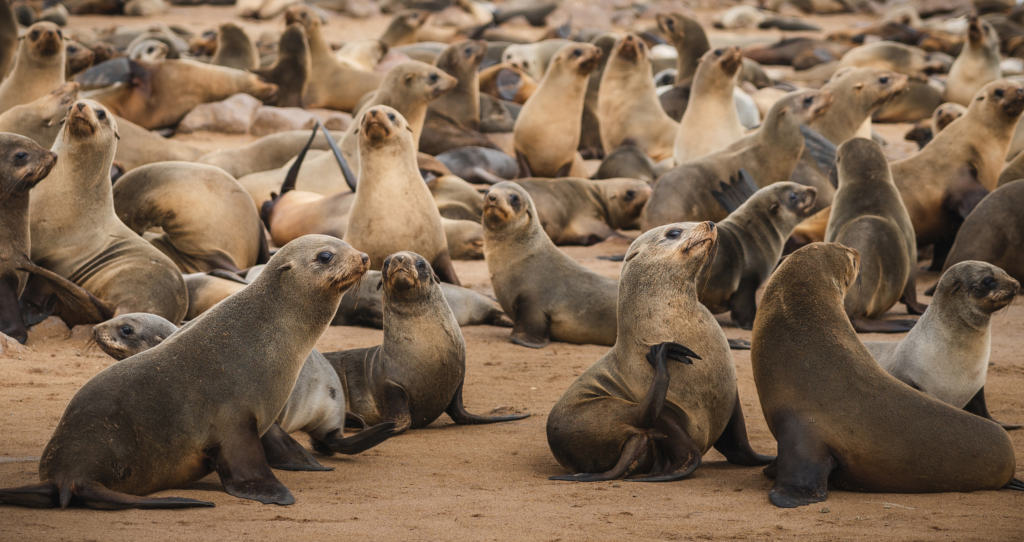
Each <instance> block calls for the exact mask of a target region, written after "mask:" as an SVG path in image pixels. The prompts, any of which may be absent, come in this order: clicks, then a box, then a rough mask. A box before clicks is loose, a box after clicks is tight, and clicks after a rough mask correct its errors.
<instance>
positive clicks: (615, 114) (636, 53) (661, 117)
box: [597, 34, 678, 162]
mask: <svg viewBox="0 0 1024 542" xmlns="http://www.w3.org/2000/svg"><path fill="white" fill-rule="evenodd" d="M648 54H649V52H648V50H647V44H645V43H644V42H643V40H641V39H640V38H639V37H638V36H635V35H633V34H627V35H626V36H624V37H622V38H620V39H619V40H618V41H616V42H615V46H614V47H613V48H612V51H611V54H610V55H609V56H608V61H607V62H606V63H605V66H604V70H603V72H602V74H601V79H600V87H599V91H598V95H597V118H598V127H599V129H600V133H601V145H602V146H603V147H604V152H605V154H606V155H607V154H609V153H611V152H612V151H613V150H615V149H616V148H618V147H619V146H620V145H622V144H623V143H625V142H627V141H628V142H630V143H631V144H633V145H635V146H637V147H639V148H640V149H641V150H643V151H644V152H645V153H646V154H647V155H648V156H650V157H651V158H652V159H653V160H655V161H659V162H660V161H662V160H665V159H668V158H669V157H671V156H672V147H673V145H674V144H675V138H676V131H677V130H678V123H677V122H676V121H674V120H672V119H671V118H670V117H669V116H668V115H667V114H666V113H665V110H664V109H662V108H661V103H659V102H658V95H657V92H656V89H655V88H654V76H653V75H652V74H651V63H650V61H649V60H648Z"/></svg>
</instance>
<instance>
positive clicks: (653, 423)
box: [547, 222, 771, 482]
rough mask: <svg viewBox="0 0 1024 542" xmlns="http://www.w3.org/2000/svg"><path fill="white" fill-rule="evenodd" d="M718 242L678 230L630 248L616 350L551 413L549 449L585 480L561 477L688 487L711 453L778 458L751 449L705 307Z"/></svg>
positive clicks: (703, 226) (724, 352) (692, 227)
mask: <svg viewBox="0 0 1024 542" xmlns="http://www.w3.org/2000/svg"><path fill="white" fill-rule="evenodd" d="M717 238H718V235H717V231H716V228H715V225H714V224H712V223H711V222H704V223H699V224H695V223H680V224H670V225H667V226H663V227H660V228H656V229H654V230H651V231H648V232H646V233H644V234H643V235H641V236H640V237H638V238H637V240H636V241H634V242H633V244H632V245H631V246H630V247H629V251H628V252H627V253H626V263H625V264H623V267H622V278H621V280H620V282H619V299H618V314H619V321H620V325H619V330H618V336H617V337H616V340H615V346H613V347H612V349H611V350H610V351H609V352H608V353H607V354H605V355H604V357H602V358H601V359H600V360H598V362H597V363H595V364H594V365H592V366H591V367H590V368H589V369H587V371H586V372H584V373H583V374H582V375H581V376H580V377H579V378H577V379H576V381H575V382H573V383H572V384H571V385H570V386H569V389H567V390H566V391H565V393H564V394H563V395H562V397H561V399H559V400H558V402H557V403H556V404H555V406H554V408H552V409H551V414H550V415H548V423H547V437H548V446H550V447H551V452H552V453H553V454H554V456H555V459H557V460H558V462H559V463H560V464H561V465H562V466H564V467H565V468H567V469H569V470H570V471H572V472H574V473H577V474H571V475H568V476H555V477H553V479H555V480H568V481H577V482H595V481H601V480H612V479H616V478H622V477H634V478H633V479H634V480H638V481H651V482H666V481H672V480H679V479H682V478H685V477H687V476H689V475H690V474H691V473H693V471H694V470H695V469H696V468H697V467H698V466H699V465H700V463H701V456H703V455H704V453H705V452H707V451H708V450H709V449H710V448H711V447H712V446H714V447H715V448H716V449H718V450H719V451H720V452H722V454H723V455H725V457H726V458H727V459H728V460H729V461H730V462H732V463H737V464H741V465H763V464H765V463H767V462H768V461H771V458H770V457H766V456H761V455H758V454H756V453H754V451H753V450H752V449H751V448H750V444H749V442H748V441H747V433H746V427H745V424H744V421H743V413H742V410H741V409H740V402H739V395H738V394H737V391H736V371H735V369H734V368H733V362H732V357H731V355H730V354H729V345H728V342H727V341H726V339H725V334H724V333H723V332H722V329H721V328H720V327H719V326H718V323H717V322H716V321H715V319H714V317H713V316H712V315H711V313H710V312H708V310H707V309H706V308H704V306H703V305H701V304H700V302H699V301H698V300H697V291H698V286H697V282H698V280H700V278H701V277H702V276H703V275H704V272H705V271H706V269H707V267H708V264H709V263H710V261H711V255H712V253H713V252H714V247H715V242H716V240H717ZM684 344H688V345H692V346H691V347H686V346H683V345H684Z"/></svg>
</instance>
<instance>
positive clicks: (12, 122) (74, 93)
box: [0, 83, 78, 149]
mask: <svg viewBox="0 0 1024 542" xmlns="http://www.w3.org/2000/svg"><path fill="white" fill-rule="evenodd" d="M77 99H78V83H64V84H63V85H61V86H59V87H57V88H55V89H53V90H51V91H50V92H48V93H46V95H44V96H42V97H40V98H36V99H35V100H33V101H31V102H29V103H27V104H21V105H16V106H14V107H12V108H10V109H8V110H7V111H4V112H3V113H0V132H9V133H12V134H18V135H23V136H25V137H28V138H30V139H32V140H33V141H35V142H36V143H38V144H40V145H42V146H43V147H46V148H47V149H48V148H50V147H52V146H53V141H54V140H55V139H57V134H58V133H60V130H61V128H62V126H63V123H64V117H66V116H67V114H68V109H70V108H71V104H73V103H75V101H76V100H77Z"/></svg>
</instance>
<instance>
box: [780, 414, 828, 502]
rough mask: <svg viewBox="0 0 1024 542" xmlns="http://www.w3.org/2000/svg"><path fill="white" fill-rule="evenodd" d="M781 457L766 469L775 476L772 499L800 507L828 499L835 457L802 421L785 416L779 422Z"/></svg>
mask: <svg viewBox="0 0 1024 542" xmlns="http://www.w3.org/2000/svg"><path fill="white" fill-rule="evenodd" d="M776 429H777V433H776V435H775V438H776V439H777V440H778V443H779V456H778V457H777V458H776V459H775V462H773V463H772V464H771V465H769V466H768V467H766V468H765V474H767V475H768V476H769V477H774V478H775V485H774V486H773V487H772V490H771V493H769V498H770V499H771V501H772V504H774V505H775V506H778V507H780V508H796V507H798V506H804V505H808V504H811V503H815V502H821V501H824V500H825V499H827V498H828V477H829V474H831V472H832V469H834V468H835V465H836V461H835V458H833V457H832V455H831V454H830V453H829V451H828V447H826V446H825V443H824V442H822V441H821V440H819V439H817V438H816V437H815V436H814V435H811V434H809V433H808V431H807V430H806V429H805V428H804V427H803V426H802V424H800V423H799V422H798V421H796V420H794V419H792V418H790V417H784V418H783V419H782V420H780V422H779V423H778V424H776Z"/></svg>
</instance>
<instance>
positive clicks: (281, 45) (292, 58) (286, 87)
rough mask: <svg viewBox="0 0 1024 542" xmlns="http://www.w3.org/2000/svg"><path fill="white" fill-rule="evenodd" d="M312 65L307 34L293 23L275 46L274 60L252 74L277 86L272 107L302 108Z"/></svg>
mask: <svg viewBox="0 0 1024 542" xmlns="http://www.w3.org/2000/svg"><path fill="white" fill-rule="evenodd" d="M311 70H312V61H311V60H310V56H309V45H308V44H307V43H306V31H305V30H303V28H302V25H301V24H299V23H292V24H290V25H288V28H286V29H285V30H284V32H282V33H281V39H280V40H279V41H278V44H277V60H275V61H274V63H273V64H272V65H270V66H267V67H265V68H259V69H256V70H255V73H256V74H257V75H259V76H260V77H261V78H262V79H263V80H264V81H267V82H270V83H273V84H275V85H277V95H276V96H274V99H273V104H274V105H276V106H278V107H302V96H303V93H305V91H306V80H307V79H308V78H309V77H310V72H311Z"/></svg>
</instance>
